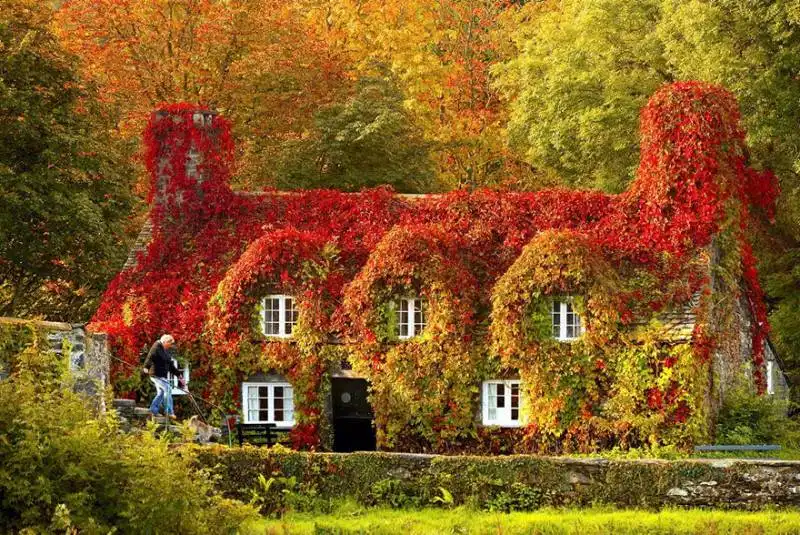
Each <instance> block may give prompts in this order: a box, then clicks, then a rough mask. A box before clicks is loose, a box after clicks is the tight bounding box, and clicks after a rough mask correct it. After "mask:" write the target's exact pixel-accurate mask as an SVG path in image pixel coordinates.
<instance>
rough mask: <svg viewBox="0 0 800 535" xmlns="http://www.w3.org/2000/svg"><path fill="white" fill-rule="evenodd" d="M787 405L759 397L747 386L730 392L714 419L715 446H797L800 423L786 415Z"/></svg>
mask: <svg viewBox="0 0 800 535" xmlns="http://www.w3.org/2000/svg"><path fill="white" fill-rule="evenodd" d="M787 413H788V402H787V401H784V400H781V399H778V398H775V397H773V396H767V395H763V396H759V395H757V394H756V393H755V392H752V391H751V389H749V388H747V387H740V388H737V389H735V390H732V391H731V392H730V393H729V394H728V395H727V396H726V397H725V401H724V403H723V405H722V408H721V409H720V412H719V419H718V420H717V443H718V444H780V445H781V446H784V447H787V448H797V447H798V446H800V424H798V423H797V422H796V421H794V420H792V419H791V418H789V417H788V416H787Z"/></svg>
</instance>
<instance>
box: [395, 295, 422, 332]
mask: <svg viewBox="0 0 800 535" xmlns="http://www.w3.org/2000/svg"><path fill="white" fill-rule="evenodd" d="M417 303H419V311H420V318H421V319H422V321H421V323H417V321H416V306H417ZM404 304H405V305H406V306H405V307H404V306H403V305H404ZM395 306H396V307H397V309H396V310H395V314H397V333H396V334H397V338H398V339H399V340H409V339H411V338H414V337H415V336H419V335H420V334H422V333H423V332H424V331H425V327H427V326H428V317H427V314H426V312H427V301H426V300H425V299H424V298H422V297H401V298H399V299H397V301H396V302H395ZM404 312H405V314H406V318H407V319H408V320H409V321H407V322H406V327H407V329H406V334H403V321H402V318H403V313H404Z"/></svg>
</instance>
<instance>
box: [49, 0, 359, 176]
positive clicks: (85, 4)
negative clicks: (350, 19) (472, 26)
mask: <svg viewBox="0 0 800 535" xmlns="http://www.w3.org/2000/svg"><path fill="white" fill-rule="evenodd" d="M56 27H57V30H58V34H59V37H60V39H61V40H62V42H63V43H64V46H65V47H66V48H67V49H68V50H70V51H72V52H74V53H75V54H76V55H78V56H79V57H80V58H81V60H82V65H83V69H82V75H83V77H84V78H85V79H87V80H89V81H91V82H92V83H94V84H96V85H97V86H98V87H99V88H100V90H101V91H100V94H101V95H102V98H103V101H104V104H105V105H106V108H105V109H106V110H107V111H108V113H109V115H110V117H111V118H112V119H113V120H115V121H116V122H117V124H118V135H119V137H120V138H121V139H123V140H130V141H133V142H138V140H139V137H140V135H141V131H142V129H143V128H144V124H145V122H146V120H147V117H148V116H149V114H150V112H152V111H153V110H154V109H155V108H156V107H158V106H159V105H161V104H163V103H165V102H180V101H185V102H197V103H200V104H203V105H208V106H211V107H213V108H216V109H218V110H219V111H220V112H222V113H224V114H225V115H226V116H227V117H228V118H230V119H232V121H233V124H234V128H235V131H234V134H235V135H236V137H237V139H238V141H239V143H238V150H239V153H238V163H239V172H238V173H237V175H236V179H237V181H238V185H240V186H243V187H247V188H253V187H258V186H273V185H274V178H275V177H274V162H275V161H276V160H277V159H279V158H281V155H282V151H283V148H284V146H285V144H286V143H287V142H289V141H294V140H297V139H299V138H301V137H302V135H303V134H304V133H305V132H306V130H307V129H308V128H311V127H312V126H313V117H314V113H315V112H316V111H317V110H318V109H319V108H320V107H322V106H325V105H326V104H330V103H332V102H334V101H335V100H336V99H337V98H339V96H340V95H341V94H342V92H343V91H344V92H346V91H347V90H349V87H350V82H349V80H348V79H347V77H346V76H345V75H344V70H343V69H344V67H343V65H344V62H343V59H342V58H343V55H342V53H341V52H339V51H337V50H336V49H335V48H334V47H332V46H331V45H330V43H329V41H328V40H327V39H326V35H325V32H324V29H319V28H316V27H314V26H313V25H312V24H311V23H310V22H309V21H307V20H306V16H305V13H304V10H303V9H302V6H301V5H300V3H299V2H288V3H287V2H282V1H279V0H251V1H247V2H229V1H227V0H121V1H120V0H71V1H69V2H66V3H65V4H64V5H63V6H62V8H61V9H60V10H59V11H58V15H57V24H56Z"/></svg>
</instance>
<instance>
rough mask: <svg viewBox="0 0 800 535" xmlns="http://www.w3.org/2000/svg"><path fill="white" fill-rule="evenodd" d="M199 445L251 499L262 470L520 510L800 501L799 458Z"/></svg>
mask: <svg viewBox="0 0 800 535" xmlns="http://www.w3.org/2000/svg"><path fill="white" fill-rule="evenodd" d="M194 451H195V452H196V453H197V463H198V464H199V465H200V466H201V467H203V468H208V469H210V470H211V472H212V473H213V474H215V475H218V476H220V477H219V478H218V480H217V485H218V487H219V489H220V490H221V491H222V492H223V493H225V494H226V495H228V496H230V497H235V498H240V499H244V500H248V499H249V498H250V497H251V496H250V489H254V488H257V486H258V475H259V474H263V475H264V476H265V477H266V478H267V479H269V478H271V477H274V478H276V481H278V484H276V485H273V486H272V487H271V488H274V489H276V490H275V491H276V492H277V493H280V489H281V485H282V483H280V481H281V480H280V479H279V478H291V477H295V478H296V480H297V483H293V484H291V485H293V490H292V492H297V493H301V494H306V495H309V496H316V497H317V498H321V499H323V500H324V499H329V498H346V497H349V498H354V499H356V500H358V501H360V502H363V503H367V504H382V505H428V504H432V503H435V501H436V500H435V498H436V497H437V496H442V495H443V494H444V493H443V492H442V490H441V489H442V488H443V489H446V490H447V491H448V492H449V493H451V494H452V496H453V500H454V503H455V504H469V505H473V506H477V507H486V506H487V504H489V505H492V504H494V505H495V507H496V508H500V509H502V508H504V507H505V508H506V509H509V508H513V509H520V510H521V509H533V508H536V507H540V506H546V505H554V506H561V505H589V504H594V503H604V504H613V505H617V506H620V507H648V508H658V507H662V506H666V505H672V506H692V507H696V506H713V507H720V508H735V509H757V508H761V507H764V506H767V505H772V506H798V505H800V461H771V460H701V459H692V460H680V461H666V460H607V459H591V458H568V457H536V456H504V457H470V456H453V457H448V456H437V455H420V454H399V453H376V452H370V453H351V454H342V453H303V452H290V451H279V452H275V451H270V450H269V449H265V448H255V447H248V446H245V447H244V448H226V447H220V446H212V447H197V448H196V449H195V450H194ZM283 481H284V483H283V485H284V486H285V480H283ZM497 504H500V505H499V506H498V505H497Z"/></svg>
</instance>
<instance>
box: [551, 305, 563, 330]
mask: <svg viewBox="0 0 800 535" xmlns="http://www.w3.org/2000/svg"><path fill="white" fill-rule="evenodd" d="M552 315H553V337H555V338H561V302H559V301H553V311H552Z"/></svg>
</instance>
